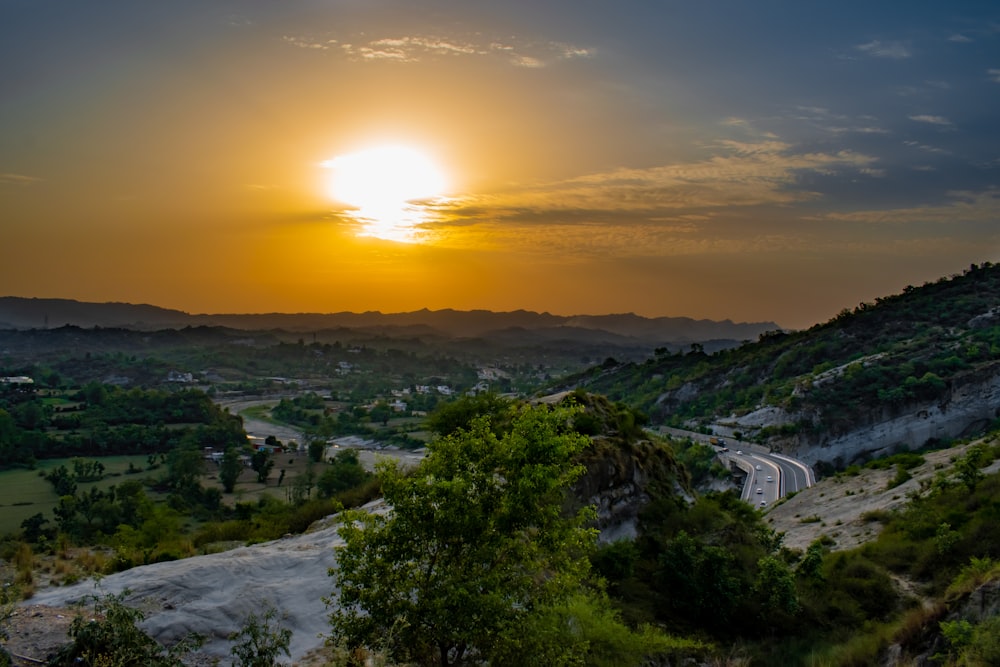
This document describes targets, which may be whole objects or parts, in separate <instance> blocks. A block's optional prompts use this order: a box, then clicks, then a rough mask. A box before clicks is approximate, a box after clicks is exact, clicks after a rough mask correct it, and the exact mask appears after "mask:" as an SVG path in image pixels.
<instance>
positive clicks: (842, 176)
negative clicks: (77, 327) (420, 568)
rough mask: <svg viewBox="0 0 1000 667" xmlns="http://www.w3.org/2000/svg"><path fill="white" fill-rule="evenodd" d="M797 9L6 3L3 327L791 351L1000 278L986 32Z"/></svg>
mask: <svg viewBox="0 0 1000 667" xmlns="http://www.w3.org/2000/svg"><path fill="white" fill-rule="evenodd" d="M807 4H808V7H807V6H806V4H803V3H796V2H793V1H792V0H787V1H786V0H779V2H777V3H770V4H767V5H761V4H760V3H747V2H741V1H739V0H711V1H710V2H697V3H627V4H626V5H619V4H616V3H584V4H581V3H576V2H569V1H565V0H553V1H552V2H544V3H538V2H527V1H526V0H510V1H509V2H503V3H500V2H496V3H487V2H481V3H469V2H458V1H456V0H429V1H428V2H426V3H412V2H408V1H405V0H384V1H381V2H378V3H368V2H357V3H317V2H308V1H306V0H283V1H282V2H279V3H275V2H273V0H239V1H236V0H219V2H212V3H205V2H198V1H196V0H178V1H177V2H173V3H79V2H77V3H73V2H63V3H57V5H53V4H52V3H50V2H47V1H46V2H20V3H16V2H15V3H10V2H8V3H6V4H5V5H4V3H2V0H0V5H4V7H3V9H0V56H2V57H4V59H5V62H9V63H16V64H17V66H16V67H13V68H7V69H6V70H3V71H0V90H2V91H3V94H2V95H0V231H2V237H0V239H2V243H0V247H3V248H4V249H5V250H6V251H7V252H6V253H5V254H4V257H3V261H2V262H0V286H2V287H0V296H2V295H10V296H27V297H32V296H36V297H57V298H74V299H79V300H86V301H126V302H133V303H152V304H155V305H159V306H164V307H169V308H176V309H180V310H185V311H189V312H233V311H234V310H235V311H238V312H260V311H264V312H272V311H277V312H283V311H287V310H289V309H294V310H295V311H296V312H301V311H315V312H330V311H340V310H344V309H348V308H350V309H361V310H383V311H387V310H395V311H398V310H419V309H422V308H431V309H435V308H454V309H489V310H517V309H525V310H534V311H539V312H541V311H549V312H552V313H556V314H561V315H573V314H603V313H628V312H634V313H637V314H640V315H644V316H649V317H653V316H661V315H663V316H687V317H692V318H708V319H717V320H722V319H733V320H735V321H774V322H777V323H779V324H781V325H782V326H786V327H791V328H801V327H806V326H810V325H812V324H815V323H817V322H821V321H825V320H827V319H829V318H831V317H834V316H835V315H836V314H837V313H838V312H840V311H841V310H842V309H844V308H853V307H855V306H857V304H858V303H860V302H862V301H866V300H871V299H873V298H875V297H878V296H883V295H886V294H891V293H895V292H898V291H900V290H902V289H903V288H904V287H905V286H906V285H908V284H913V285H919V284H922V283H923V282H925V281H928V280H936V279H937V278H939V277H941V276H943V275H949V274H951V273H955V272H960V271H962V270H963V269H964V268H966V267H968V266H969V265H970V264H972V263H981V262H985V261H990V262H997V261H1000V232H998V229H1000V227H998V225H997V221H998V220H1000V159H998V156H1000V113H997V112H996V110H998V109H1000V60H998V59H997V57H996V55H995V54H997V53H1000V31H996V30H991V29H990V26H995V25H1000V6H995V5H996V3H993V4H990V3H975V2H970V1H968V0H955V2H951V3H937V4H935V3H916V4H914V3H911V4H910V5H908V6H907V7H906V8H905V11H904V10H903V9H902V8H900V7H895V6H894V5H891V4H887V5H885V6H884V7H882V6H880V8H879V9H878V11H873V10H872V6H871V3H862V2H858V1H856V0H844V2H841V3H835V4H822V3H807ZM55 6H58V11H56V10H55V9H53V7H55ZM154 27H155V29H154ZM181 264H183V266H184V267H185V268H184V270H183V271H179V270H178V267H179V266H180V265H181ZM40 267H45V269H44V270H40ZM263 267H266V268H263ZM123 276H127V278H123Z"/></svg>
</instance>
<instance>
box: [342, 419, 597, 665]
mask: <svg viewBox="0 0 1000 667" xmlns="http://www.w3.org/2000/svg"><path fill="white" fill-rule="evenodd" d="M573 415H574V409H573V408H566V407H561V408H555V409H550V408H547V407H544V406H541V407H519V408H515V409H514V413H513V415H511V416H510V421H509V426H508V427H507V428H506V429H505V430H504V431H503V432H502V433H499V434H498V433H496V432H495V430H494V427H493V424H492V423H491V420H492V418H491V416H489V415H480V416H476V417H474V418H473V419H472V420H471V422H469V424H468V427H467V428H458V429H456V430H454V431H453V432H451V433H450V434H449V435H447V436H445V437H443V438H441V439H439V440H437V441H435V442H433V443H432V444H431V445H429V447H428V450H429V454H428V456H427V457H426V458H425V459H424V460H423V461H422V462H421V464H420V465H419V466H418V467H417V468H416V469H415V470H413V471H412V472H410V471H406V470H403V469H401V468H400V467H399V466H398V465H397V464H396V463H395V462H392V461H383V462H381V463H380V464H379V467H378V472H379V474H380V475H381V477H382V489H383V493H384V496H385V499H386V501H387V503H388V504H389V505H390V506H391V507H392V510H391V511H390V512H389V513H387V514H372V513H365V512H358V511H355V512H350V513H348V516H347V517H346V519H345V522H344V523H343V525H342V527H341V529H340V533H341V536H342V537H343V538H344V540H345V545H344V546H343V547H341V548H340V549H339V551H338V565H337V567H336V568H334V569H333V570H331V572H330V574H331V576H332V577H333V578H334V580H335V582H336V585H337V588H338V589H339V592H338V593H337V594H336V595H335V596H334V597H333V598H331V599H330V600H328V602H329V603H330V604H331V605H332V606H333V607H334V611H333V612H332V614H331V617H330V621H331V627H332V630H333V633H332V634H333V637H334V639H336V640H338V641H339V642H341V643H342V644H344V645H346V646H347V647H350V648H355V647H369V648H377V649H380V650H385V651H386V652H387V653H388V654H389V655H390V656H391V657H392V658H394V659H397V660H401V661H410V662H416V663H418V664H422V665H442V666H451V665H464V664H475V663H479V662H483V661H489V660H490V659H491V657H496V658H498V659H499V658H502V657H503V656H510V655H514V654H517V647H518V646H519V645H523V646H524V647H525V648H528V647H529V646H536V645H538V638H537V636H536V635H537V633H539V632H547V631H548V630H543V628H545V627H546V623H545V622H543V619H546V618H551V610H552V609H554V608H556V607H558V606H559V605H563V604H565V603H566V601H567V600H568V599H569V598H570V597H571V596H572V595H574V594H577V593H579V591H580V585H581V582H582V580H583V578H584V577H585V576H586V574H587V572H588V569H589V561H588V555H589V553H590V552H591V550H592V547H593V544H594V540H595V538H596V531H595V530H593V529H591V528H588V527H586V524H587V522H588V521H589V520H590V519H591V518H592V517H593V509H592V508H584V509H581V510H579V511H576V512H566V511H565V506H566V504H565V501H566V492H567V490H568V489H569V487H570V485H571V484H572V483H573V482H574V480H576V479H577V478H578V477H579V475H581V474H582V472H583V468H582V467H581V466H580V465H578V464H576V463H574V457H575V456H576V454H578V453H579V452H580V451H581V450H582V449H583V448H584V447H586V446H587V445H588V443H589V440H588V439H587V438H586V437H585V436H583V435H580V434H579V433H576V432H575V431H573V430H572V426H571V425H572V419H573ZM505 418H506V417H505ZM550 649H553V650H554V651H555V653H557V654H559V655H547V659H548V660H549V664H559V663H564V662H566V660H567V659H568V657H569V655H570V654H572V653H573V652H579V651H581V650H582V647H581V645H575V646H574V645H572V644H571V645H562V646H556V647H550ZM553 660H554V662H553Z"/></svg>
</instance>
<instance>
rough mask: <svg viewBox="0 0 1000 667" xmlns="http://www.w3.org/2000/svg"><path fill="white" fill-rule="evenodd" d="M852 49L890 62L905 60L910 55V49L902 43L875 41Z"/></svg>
mask: <svg viewBox="0 0 1000 667" xmlns="http://www.w3.org/2000/svg"><path fill="white" fill-rule="evenodd" d="M854 48H855V49H856V50H858V51H860V52H861V53H863V54H865V55H869V56H875V57H876V58H890V59H892V60H905V59H906V58H909V57H910V56H911V55H912V53H911V52H910V49H909V48H908V47H907V46H906V45H905V44H903V43H902V42H882V41H879V40H877V39H876V40H872V41H870V42H868V43H866V44H858V45H857V46H855V47H854Z"/></svg>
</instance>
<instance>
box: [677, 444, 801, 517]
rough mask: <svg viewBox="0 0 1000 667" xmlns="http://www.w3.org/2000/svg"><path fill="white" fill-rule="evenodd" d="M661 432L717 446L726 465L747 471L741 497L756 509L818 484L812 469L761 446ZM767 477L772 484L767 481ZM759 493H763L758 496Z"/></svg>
mask: <svg viewBox="0 0 1000 667" xmlns="http://www.w3.org/2000/svg"><path fill="white" fill-rule="evenodd" d="M660 432H662V433H664V434H666V435H673V436H677V437H686V438H691V439H693V440H697V441H699V442H703V443H705V444H707V445H712V446H714V447H715V449H716V451H717V453H718V455H719V458H721V459H722V460H723V462H726V463H730V462H731V463H734V464H736V465H737V466H739V468H741V469H742V470H744V471H746V473H747V481H746V483H745V484H744V486H743V492H742V494H741V497H742V498H743V500H746V501H747V502H749V503H753V504H754V505H757V506H760V503H761V502H764V503H765V505H771V504H773V503H774V502H775V501H776V500H778V499H779V498H782V497H784V496H786V495H788V494H789V493H793V492H796V491H801V490H802V489H805V488H806V487H809V486H812V485H813V484H814V483H815V481H816V477H815V475H814V474H813V471H812V469H811V468H810V467H809V466H808V465H806V464H805V463H803V462H802V461H798V460H796V459H793V458H792V457H790V456H785V455H783V454H776V453H773V452H771V451H769V450H768V449H767V448H765V447H761V446H760V445H755V444H753V443H749V442H741V441H738V440H733V439H732V438H719V442H720V444H718V445H715V444H713V443H712V442H711V440H712V438H713V437H715V436H709V435H704V434H702V433H696V432H694V431H685V430H683V429H678V428H669V427H666V426H664V427H661V428H660ZM758 468H759V470H758ZM768 477H770V478H771V481H768ZM758 489H759V490H760V493H757V490H758Z"/></svg>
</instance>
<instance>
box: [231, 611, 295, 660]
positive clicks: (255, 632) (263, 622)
mask: <svg viewBox="0 0 1000 667" xmlns="http://www.w3.org/2000/svg"><path fill="white" fill-rule="evenodd" d="M277 616H278V612H277V610H275V608H274V607H272V606H267V607H266V608H265V610H264V613H263V614H261V615H260V616H257V615H256V614H254V613H251V614H250V615H249V616H247V619H246V622H245V623H244V624H243V627H242V628H240V631H239V632H234V633H233V634H232V635H230V636H229V640H230V641H234V642H237V643H236V644H234V645H233V648H232V650H231V651H230V654H231V655H232V656H233V657H234V658H236V663H235V664H236V665H238V667H274V665H277V664H279V663H278V655H279V654H281V653H284V654H285V655H287V656H289V657H291V655H292V654H291V653H290V652H289V651H288V645H289V644H290V643H291V641H292V631H291V630H289V629H288V628H282V627H281V626H279V625H278V624H277V620H276V619H277Z"/></svg>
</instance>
